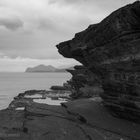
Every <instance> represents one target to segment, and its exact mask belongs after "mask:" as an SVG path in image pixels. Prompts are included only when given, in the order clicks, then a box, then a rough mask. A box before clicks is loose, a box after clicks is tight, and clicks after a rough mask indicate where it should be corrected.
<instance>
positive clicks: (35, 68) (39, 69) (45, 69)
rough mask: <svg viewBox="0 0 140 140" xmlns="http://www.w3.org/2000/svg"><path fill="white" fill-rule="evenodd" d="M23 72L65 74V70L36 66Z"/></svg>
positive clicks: (49, 66)
mask: <svg viewBox="0 0 140 140" xmlns="http://www.w3.org/2000/svg"><path fill="white" fill-rule="evenodd" d="M25 72H67V71H66V68H65V69H58V68H55V67H54V66H51V65H48V66H45V65H38V66H35V67H29V68H27V69H26V70H25Z"/></svg>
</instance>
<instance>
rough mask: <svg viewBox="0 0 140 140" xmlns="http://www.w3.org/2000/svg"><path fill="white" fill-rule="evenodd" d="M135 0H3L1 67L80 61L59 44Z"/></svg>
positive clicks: (15, 68)
mask: <svg viewBox="0 0 140 140" xmlns="http://www.w3.org/2000/svg"><path fill="white" fill-rule="evenodd" d="M134 1H135V0H0V71H12V72H16V71H21V72H22V71H24V70H25V69H26V68H27V67H33V66H36V65H39V64H45V65H53V66H55V67H60V66H66V65H74V64H78V62H77V61H75V60H73V59H66V58H63V57H62V56H61V55H60V54H59V53H58V51H57V48H56V47H55V46H56V44H58V43H60V42H63V41H66V40H69V39H71V38H73V36H74V34H75V33H76V32H80V31H82V30H84V29H86V28H87V27H88V26H89V25H90V24H94V23H98V22H100V21H101V20H102V19H103V18H105V17H106V16H107V15H109V14H110V13H111V12H113V11H114V10H116V9H118V8H120V7H122V6H125V5H126V4H129V3H132V2H134Z"/></svg>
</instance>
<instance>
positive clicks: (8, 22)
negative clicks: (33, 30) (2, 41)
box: [0, 18, 23, 30]
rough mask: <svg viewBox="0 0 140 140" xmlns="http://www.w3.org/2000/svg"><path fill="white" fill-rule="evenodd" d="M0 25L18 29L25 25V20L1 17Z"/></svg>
mask: <svg viewBox="0 0 140 140" xmlns="http://www.w3.org/2000/svg"><path fill="white" fill-rule="evenodd" d="M0 26H4V27H6V28H7V29H10V30H16V29H18V28H20V27H23V22H22V21H21V20H19V19H17V18H15V19H10V18H9V19H7V18H0Z"/></svg>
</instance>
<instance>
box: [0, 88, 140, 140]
mask: <svg viewBox="0 0 140 140" xmlns="http://www.w3.org/2000/svg"><path fill="white" fill-rule="evenodd" d="M37 94H38V95H41V96H40V97H35V96H34V97H32V96H33V95H37ZM46 94H47V95H49V93H48V91H45V90H31V91H26V92H24V93H22V94H19V95H18V96H17V97H15V98H14V100H13V101H12V102H11V104H10V105H9V107H8V108H7V109H5V110H1V111H0V139H4V140H9V139H11V140H13V139H14V140H19V139H22V140H28V139H30V140H31V139H32V140H40V139H41V140H43V139H44V140H45V139H48V140H58V139H60V140H65V139H68V140H71V139H72V140H78V139H80V140H94V139H96V140H104V139H107V140H115V139H116V140H121V139H122V140H131V139H136V140H138V139H139V138H140V134H139V130H140V126H139V125H138V124H136V123H133V122H129V121H124V120H122V119H118V118H115V117H113V116H112V115H110V114H109V112H108V110H107V109H106V108H105V107H104V106H103V103H102V99H101V98H100V97H94V98H88V99H78V100H69V101H68V102H65V103H61V105H59V106H58V105H57V106H56V105H48V104H41V103H36V102H33V99H40V98H42V99H44V98H46V97H47V96H46ZM53 94H54V93H53ZM62 94H63V93H62ZM44 95H45V96H44ZM55 95H56V92H55ZM30 96H31V97H32V98H29V97H30ZM49 97H50V95H49ZM57 97H58V95H57ZM65 97H66V96H65ZM65 97H64V98H65ZM66 98H67V97H66ZM67 99H68V98H67ZM114 126H115V127H114ZM120 126H121V127H120Z"/></svg>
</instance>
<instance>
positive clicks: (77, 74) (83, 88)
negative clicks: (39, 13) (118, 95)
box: [67, 65, 103, 98]
mask: <svg viewBox="0 0 140 140" xmlns="http://www.w3.org/2000/svg"><path fill="white" fill-rule="evenodd" d="M67 71H68V72H69V73H71V74H72V78H71V79H70V81H68V84H69V85H71V89H72V90H71V91H72V94H71V97H72V98H90V97H95V96H99V94H100V93H101V92H103V90H102V88H101V84H100V81H99V79H98V78H97V77H96V75H94V74H92V72H91V71H89V70H88V69H87V68H86V67H84V66H82V65H81V66H80V65H79V66H75V67H74V69H73V70H69V69H68V70H67Z"/></svg>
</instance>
